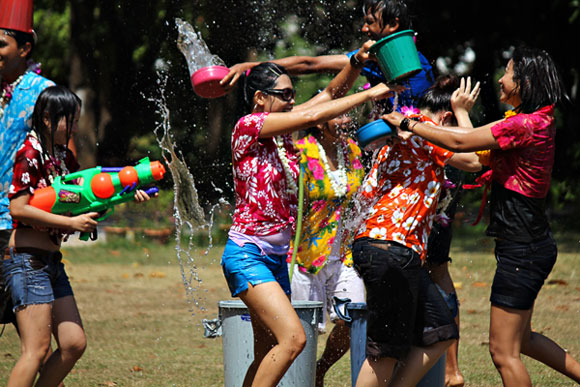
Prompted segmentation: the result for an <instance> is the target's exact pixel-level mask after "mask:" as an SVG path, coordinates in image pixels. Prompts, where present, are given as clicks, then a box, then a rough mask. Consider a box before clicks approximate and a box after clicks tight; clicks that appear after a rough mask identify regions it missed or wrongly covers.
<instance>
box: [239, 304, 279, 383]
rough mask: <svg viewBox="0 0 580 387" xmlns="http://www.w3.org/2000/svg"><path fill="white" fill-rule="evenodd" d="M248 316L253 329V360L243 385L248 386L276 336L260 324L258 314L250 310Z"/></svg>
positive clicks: (273, 343)
mask: <svg viewBox="0 0 580 387" xmlns="http://www.w3.org/2000/svg"><path fill="white" fill-rule="evenodd" d="M250 318H251V323H252V329H253V331H254V360H253V361H252V364H250V367H249V368H248V371H247V372H246V376H245V378H244V384H243V387H250V386H251V385H252V382H253V381H254V377H255V376H256V371H258V367H259V366H260V363H261V362H262V360H263V359H264V357H265V356H266V354H267V353H268V352H270V350H271V349H272V348H274V346H275V345H276V338H275V337H274V335H273V334H272V331H270V330H269V329H267V328H266V327H264V325H262V323H261V322H260V318H259V317H258V315H256V314H254V313H253V312H252V311H250Z"/></svg>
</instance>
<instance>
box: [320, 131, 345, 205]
mask: <svg viewBox="0 0 580 387" xmlns="http://www.w3.org/2000/svg"><path fill="white" fill-rule="evenodd" d="M314 140H315V141H316V146H317V147H318V153H319V154H320V160H321V161H322V164H323V166H324V172H325V173H326V176H328V180H329V181H330V186H331V187H332V189H333V191H334V192H335V193H336V195H337V196H338V197H342V196H344V195H346V192H347V183H348V177H347V175H346V168H345V160H344V159H345V154H344V150H343V148H342V144H341V143H338V144H337V145H336V158H337V160H338V168H337V170H336V172H337V173H332V171H331V170H330V165H328V157H326V152H325V150H324V147H323V146H322V145H321V144H320V142H318V140H316V139H314Z"/></svg>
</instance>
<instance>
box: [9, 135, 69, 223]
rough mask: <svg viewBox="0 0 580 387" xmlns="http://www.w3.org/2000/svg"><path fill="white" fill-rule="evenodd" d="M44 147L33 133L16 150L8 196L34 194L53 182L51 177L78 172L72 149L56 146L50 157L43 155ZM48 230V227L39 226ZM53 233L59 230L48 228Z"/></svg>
mask: <svg viewBox="0 0 580 387" xmlns="http://www.w3.org/2000/svg"><path fill="white" fill-rule="evenodd" d="M42 154H43V152H42V147H41V146H40V143H39V142H38V140H37V139H36V137H34V136H33V135H31V134H29V135H28V136H27V137H26V140H25V141H24V144H22V146H21V147H20V149H19V150H18V152H16V160H15V162H14V174H13V176H12V184H11V185H10V190H9V192H8V197H9V198H10V199H12V198H13V197H14V196H15V195H18V194H20V193H23V192H25V193H28V194H30V195H34V192H35V191H36V190H37V189H40V188H46V187H48V186H50V185H51V184H52V182H51V179H52V178H54V177H56V176H59V175H60V176H64V175H66V174H69V173H72V172H76V171H77V170H78V169H79V164H78V162H77V160H76V158H75V156H74V154H73V153H72V152H71V151H70V149H68V148H66V147H64V146H57V147H56V155H55V156H54V157H51V158H49V159H46V158H45V157H43V155H42ZM18 227H19V223H18V222H17V221H14V228H18ZM38 229H41V230H44V231H47V230H48V229H47V228H38ZM48 231H49V232H50V233H51V234H59V231H58V230H52V229H51V230H48Z"/></svg>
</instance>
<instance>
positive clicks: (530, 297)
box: [489, 236, 558, 310]
mask: <svg viewBox="0 0 580 387" xmlns="http://www.w3.org/2000/svg"><path fill="white" fill-rule="evenodd" d="M557 255H558V248H557V247H556V242H555V241H554V239H553V238H552V236H548V237H546V238H545V239H544V240H541V241H538V242H532V243H520V242H512V241H507V240H496V242H495V259H496V261H497V269H496V271H495V277H493V284H492V285H491V296H490V299H489V300H490V301H491V303H492V304H494V305H498V306H505V307H508V308H514V309H520V310H528V309H531V308H532V306H534V302H535V300H536V297H537V296H538V293H539V292H540V289H541V288H542V286H543V285H544V281H545V280H546V278H548V275H549V274H550V272H551V271H552V268H553V267H554V264H555V263H556V257H557Z"/></svg>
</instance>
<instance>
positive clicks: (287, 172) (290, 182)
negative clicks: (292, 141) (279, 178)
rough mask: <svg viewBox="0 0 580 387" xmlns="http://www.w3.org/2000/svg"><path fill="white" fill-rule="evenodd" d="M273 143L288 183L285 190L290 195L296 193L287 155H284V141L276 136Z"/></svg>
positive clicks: (296, 187)
mask: <svg viewBox="0 0 580 387" xmlns="http://www.w3.org/2000/svg"><path fill="white" fill-rule="evenodd" d="M274 143H275V144H276V148H277V149H278V156H279V157H280V161H282V166H283V167H284V175H285V176H286V182H287V183H288V184H287V185H288V187H287V188H286V192H287V193H289V194H291V195H297V194H298V186H297V185H296V181H295V180H294V178H293V177H292V170H291V169H290V160H288V156H286V148H284V141H283V140H282V139H279V138H278V137H274Z"/></svg>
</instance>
